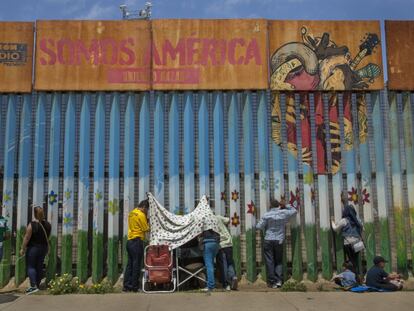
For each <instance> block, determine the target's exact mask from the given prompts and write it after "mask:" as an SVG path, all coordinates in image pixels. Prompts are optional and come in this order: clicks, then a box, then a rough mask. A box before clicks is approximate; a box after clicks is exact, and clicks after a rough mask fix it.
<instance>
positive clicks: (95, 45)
mask: <svg viewBox="0 0 414 311" xmlns="http://www.w3.org/2000/svg"><path fill="white" fill-rule="evenodd" d="M89 53H90V54H92V55H91V57H92V62H93V64H94V65H95V66H97V65H99V64H100V54H101V51H100V44H99V41H98V40H96V39H93V40H92V41H91V45H90V47H89Z"/></svg>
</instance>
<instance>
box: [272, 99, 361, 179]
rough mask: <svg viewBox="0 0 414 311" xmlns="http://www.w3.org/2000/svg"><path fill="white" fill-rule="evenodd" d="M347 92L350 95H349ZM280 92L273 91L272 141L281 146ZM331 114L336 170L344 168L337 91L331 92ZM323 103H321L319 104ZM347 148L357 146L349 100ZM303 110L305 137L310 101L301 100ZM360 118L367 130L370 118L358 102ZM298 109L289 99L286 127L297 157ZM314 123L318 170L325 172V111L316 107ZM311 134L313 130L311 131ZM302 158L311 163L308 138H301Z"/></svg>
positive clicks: (346, 108) (333, 154) (346, 113)
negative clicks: (353, 133)
mask: <svg viewBox="0 0 414 311" xmlns="http://www.w3.org/2000/svg"><path fill="white" fill-rule="evenodd" d="M346 96H347V95H346ZM280 97H281V95H280V94H279V93H278V92H275V93H274V94H273V101H272V139H273V141H274V142H275V143H276V144H277V145H279V146H282V141H283V140H282V132H281V129H282V122H281V120H282V118H281V117H282V116H281V106H280V102H281V98H280ZM328 103H329V104H328V107H329V108H328V109H329V110H328V115H329V137H330V146H331V159H332V164H331V170H330V172H331V173H332V174H336V173H338V172H339V171H340V169H341V136H340V135H341V134H340V133H341V130H340V123H339V111H338V96H337V95H336V94H334V93H332V94H330V95H329V99H328ZM318 107H322V105H318ZM344 108H345V109H344V115H343V117H344V143H345V145H344V149H345V150H352V149H353V148H354V141H353V135H352V113H351V109H350V105H349V103H348V102H347V103H345V107H344ZM300 110H301V115H300V118H301V124H302V136H303V137H305V135H304V133H307V132H309V133H310V130H311V129H310V121H309V120H308V118H309V113H310V112H309V108H308V107H307V103H306V102H304V101H301V103H300ZM358 110H359V111H358V118H359V119H361V120H360V121H363V122H361V123H360V126H362V127H363V128H361V129H360V130H361V133H366V132H367V122H366V107H365V105H363V106H361V105H359V106H358ZM295 120H296V112H295V101H294V100H286V128H287V141H286V146H287V150H288V151H289V152H290V153H291V154H292V155H293V156H294V157H297V153H298V150H297V143H296V124H295ZM315 126H316V143H317V145H318V146H319V148H317V149H318V150H317V153H316V156H317V158H318V161H317V163H318V165H317V172H318V174H326V173H327V172H328V170H327V162H326V161H327V158H326V138H327V133H326V130H325V124H324V123H323V111H319V110H318V109H317V110H316V111H315ZM308 135H310V134H308ZM361 135H362V136H361V137H360V140H361V141H362V142H361V143H363V142H365V140H366V135H365V136H364V135H363V134H361ZM302 162H303V163H304V164H307V165H308V166H312V146H311V144H310V143H309V142H306V141H302Z"/></svg>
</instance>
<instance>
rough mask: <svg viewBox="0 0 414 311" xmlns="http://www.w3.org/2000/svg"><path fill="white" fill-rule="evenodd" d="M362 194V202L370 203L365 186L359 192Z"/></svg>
mask: <svg viewBox="0 0 414 311" xmlns="http://www.w3.org/2000/svg"><path fill="white" fill-rule="evenodd" d="M361 194H362V204H363V205H365V203H370V202H371V201H370V200H369V192H368V190H367V189H366V188H364V189H363V190H362V192H361Z"/></svg>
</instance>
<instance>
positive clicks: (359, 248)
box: [352, 240, 365, 253]
mask: <svg viewBox="0 0 414 311" xmlns="http://www.w3.org/2000/svg"><path fill="white" fill-rule="evenodd" d="M352 248H353V249H354V252H355V253H358V252H360V251H363V250H364V249H365V245H364V241H362V240H360V241H359V242H356V243H354V244H352Z"/></svg>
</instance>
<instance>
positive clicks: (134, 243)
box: [124, 238, 144, 291]
mask: <svg viewBox="0 0 414 311" xmlns="http://www.w3.org/2000/svg"><path fill="white" fill-rule="evenodd" d="M126 250H127V254H128V263H127V266H126V268H125V273H124V288H125V289H128V290H132V291H137V290H138V287H139V283H138V281H139V276H140V272H141V266H142V259H143V258H144V242H143V241H142V240H141V239H140V238H136V239H133V240H128V241H127V245H126Z"/></svg>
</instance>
